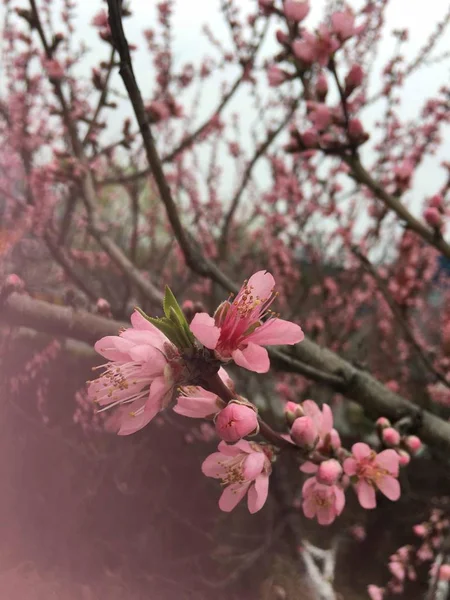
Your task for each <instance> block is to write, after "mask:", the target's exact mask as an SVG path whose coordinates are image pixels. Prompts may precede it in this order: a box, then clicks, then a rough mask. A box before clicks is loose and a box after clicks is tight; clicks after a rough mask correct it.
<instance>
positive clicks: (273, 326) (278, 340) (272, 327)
mask: <svg viewBox="0 0 450 600" xmlns="http://www.w3.org/2000/svg"><path fill="white" fill-rule="evenodd" d="M304 337H305V334H304V333H303V331H302V329H301V327H300V326H299V325H296V324H295V323H291V322H290V321H284V320H283V319H278V318H277V319H269V320H268V321H266V322H265V323H263V324H262V325H261V326H260V327H257V328H256V329H255V331H254V332H253V333H251V334H250V335H249V336H247V339H248V340H249V341H250V340H251V341H252V342H253V343H254V344H261V345H262V346H274V345H279V346H281V345H283V344H297V343H298V342H301V341H302V340H303V339H304Z"/></svg>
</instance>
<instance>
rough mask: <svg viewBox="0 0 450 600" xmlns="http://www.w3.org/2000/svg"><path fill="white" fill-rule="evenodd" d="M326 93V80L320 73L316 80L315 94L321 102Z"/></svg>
mask: <svg viewBox="0 0 450 600" xmlns="http://www.w3.org/2000/svg"><path fill="white" fill-rule="evenodd" d="M327 94H328V81H327V78H326V77H325V75H324V74H323V73H320V74H319V76H318V77H317V81H316V96H317V98H318V99H319V100H320V102H323V101H324V100H325V98H326V97H327Z"/></svg>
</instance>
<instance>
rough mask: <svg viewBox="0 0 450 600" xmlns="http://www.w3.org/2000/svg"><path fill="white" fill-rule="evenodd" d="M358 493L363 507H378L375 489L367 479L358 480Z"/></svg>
mask: <svg viewBox="0 0 450 600" xmlns="http://www.w3.org/2000/svg"><path fill="white" fill-rule="evenodd" d="M356 493H357V494H358V500H359V503H360V504H361V506H362V507H363V508H367V509H370V508H375V507H376V505H377V501H376V498H375V490H374V489H373V487H372V486H371V485H370V484H368V483H367V481H358V483H357V484H356Z"/></svg>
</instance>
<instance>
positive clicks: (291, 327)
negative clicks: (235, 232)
mask: <svg viewBox="0 0 450 600" xmlns="http://www.w3.org/2000/svg"><path fill="white" fill-rule="evenodd" d="M274 287H275V280H274V278H273V277H272V275H271V274H270V273H268V272H267V271H258V272H257V273H255V274H254V275H252V277H250V279H249V280H248V282H245V283H244V285H243V286H242V288H241V290H240V291H239V293H238V295H237V296H236V298H235V299H234V301H233V302H229V301H226V302H222V304H221V305H220V306H219V307H218V309H217V310H216V312H215V314H214V318H213V317H210V316H209V315H208V314H207V313H198V314H196V315H195V317H194V318H193V319H192V322H191V325H190V328H191V331H192V333H193V334H194V335H195V337H196V338H197V339H198V340H199V342H201V343H202V344H203V345H204V346H206V348H210V349H211V350H215V353H216V356H217V357H218V358H220V359H221V360H223V361H229V360H234V362H235V363H236V364H237V365H239V366H240V367H243V368H244V369H248V370H250V371H256V372H257V373H266V372H267V371H268V370H269V366H270V361H269V355H268V353H267V350H266V349H265V348H263V347H262V346H263V345H264V346H271V345H281V344H296V343H297V342H301V341H302V340H303V338H304V334H303V331H302V330H301V328H300V327H299V326H298V325H296V324H295V323H291V322H289V321H284V320H283V319H279V318H277V317H276V316H275V315H274V314H273V313H272V311H271V310H269V307H270V305H271V304H272V302H273V301H274V300H275V297H276V293H275V292H274ZM265 317H267V318H266V319H265V320H264V318H265Z"/></svg>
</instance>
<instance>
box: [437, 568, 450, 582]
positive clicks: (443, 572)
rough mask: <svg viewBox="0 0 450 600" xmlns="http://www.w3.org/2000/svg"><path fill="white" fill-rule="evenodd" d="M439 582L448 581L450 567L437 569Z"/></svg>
mask: <svg viewBox="0 0 450 600" xmlns="http://www.w3.org/2000/svg"><path fill="white" fill-rule="evenodd" d="M439 581H450V565H441V568H440V569H439Z"/></svg>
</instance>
